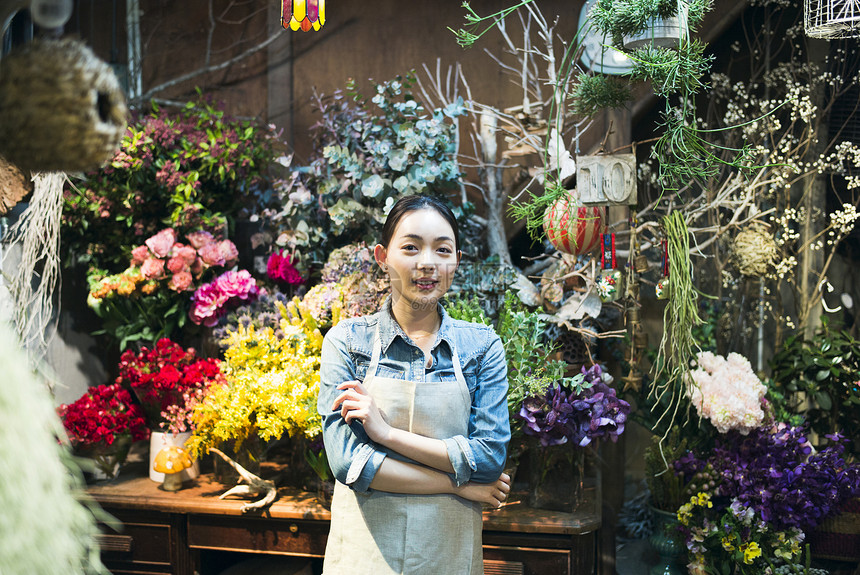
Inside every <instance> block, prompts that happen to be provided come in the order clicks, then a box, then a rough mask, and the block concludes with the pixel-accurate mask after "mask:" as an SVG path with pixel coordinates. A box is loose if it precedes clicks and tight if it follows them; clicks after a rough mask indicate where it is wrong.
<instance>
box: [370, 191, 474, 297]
mask: <svg viewBox="0 0 860 575" xmlns="http://www.w3.org/2000/svg"><path fill="white" fill-rule="evenodd" d="M374 256H375V257H376V261H377V262H379V264H380V265H381V266H382V267H383V269H385V267H386V266H388V275H389V277H390V278H391V292H392V298H393V300H394V303H397V301H398V299H399V298H401V297H402V298H404V299H405V300H406V303H408V304H409V305H411V306H412V307H413V308H414V309H422V308H425V307H427V306H433V307H435V306H436V302H437V301H438V300H439V298H440V297H442V296H443V295H445V292H447V291H448V288H449V287H450V286H451V282H452V281H453V279H454V271H455V270H456V269H457V264H458V263H459V261H460V256H459V254H458V253H457V249H456V246H455V244H454V230H453V229H452V228H451V225H450V224H448V222H447V221H446V220H445V218H444V217H442V215H441V214H440V213H439V212H437V211H436V210H434V209H432V208H425V209H422V210H417V211H414V212H409V213H408V214H405V215H404V216H403V217H401V218H400V221H399V222H398V223H397V227H395V228H394V235H393V236H392V237H391V242H390V243H389V244H388V246H387V247H386V246H383V245H382V244H377V246H376V248H375V249H374Z"/></svg>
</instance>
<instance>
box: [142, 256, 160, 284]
mask: <svg viewBox="0 0 860 575" xmlns="http://www.w3.org/2000/svg"><path fill="white" fill-rule="evenodd" d="M140 273H142V274H143V277H145V278H146V279H148V280H153V279H159V278H160V277H161V276H162V275H163V274H164V260H159V259H156V258H147V259H146V261H145V262H143V265H142V266H140Z"/></svg>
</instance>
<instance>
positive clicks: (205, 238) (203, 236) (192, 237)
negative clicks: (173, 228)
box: [185, 230, 215, 250]
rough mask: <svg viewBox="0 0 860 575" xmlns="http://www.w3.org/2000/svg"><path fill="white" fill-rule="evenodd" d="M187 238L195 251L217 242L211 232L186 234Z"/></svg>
mask: <svg viewBox="0 0 860 575" xmlns="http://www.w3.org/2000/svg"><path fill="white" fill-rule="evenodd" d="M185 238H186V239H187V240H188V243H190V244H191V245H192V246H193V247H194V249H195V250H199V249H200V248H202V247H203V246H205V245H206V244H211V243H212V242H214V241H215V238H214V237H212V234H210V233H209V232H204V231H202V230H201V231H199V232H191V233H190V234H185Z"/></svg>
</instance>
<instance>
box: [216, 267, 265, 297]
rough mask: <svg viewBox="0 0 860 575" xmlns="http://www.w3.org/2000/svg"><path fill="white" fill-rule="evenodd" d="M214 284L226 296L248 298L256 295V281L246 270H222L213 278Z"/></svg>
mask: <svg viewBox="0 0 860 575" xmlns="http://www.w3.org/2000/svg"><path fill="white" fill-rule="evenodd" d="M215 285H216V286H217V288H218V290H219V291H220V292H221V293H222V294H224V295H225V296H226V297H227V298H234V297H237V298H239V299H248V297H253V296H256V295H257V282H256V280H255V279H254V278H252V277H251V273H250V272H249V271H248V270H239V271H228V272H224V273H223V274H221V275H220V276H218V278H217V279H216V280H215Z"/></svg>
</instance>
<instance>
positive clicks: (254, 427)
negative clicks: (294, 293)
mask: <svg viewBox="0 0 860 575" xmlns="http://www.w3.org/2000/svg"><path fill="white" fill-rule="evenodd" d="M276 305H277V307H278V309H279V310H280V312H281V314H282V317H281V322H280V329H281V331H282V332H283V336H282V337H277V336H276V335H275V331H274V329H272V328H271V327H263V328H260V329H257V328H255V327H254V326H249V327H247V328H246V327H245V326H244V325H242V324H241V323H240V324H239V325H238V326H237V327H236V330H235V331H228V332H227V336H226V338H225V343H226V348H225V350H224V361H223V363H222V364H221V369H222V372H223V374H224V378H225V384H224V385H220V386H211V387H210V388H209V389H208V390H207V393H206V394H205V396H204V397H203V399H202V401H201V402H200V403H199V404H197V405H196V406H195V407H194V409H193V411H192V412H191V416H190V417H191V421H192V425H193V434H192V436H191V438H190V439H189V441H188V443H187V446H188V450H189V452H190V453H191V455H192V456H195V457H199V456H200V455H202V454H204V453H207V452H208V451H209V450H210V449H211V448H212V447H219V448H221V449H222V450H224V449H225V447H232V449H234V450H242V449H243V448H247V447H254V446H256V447H257V448H258V451H261V450H262V444H259V442H267V441H269V440H273V439H278V438H280V437H282V436H289V435H293V434H298V435H304V436H307V437H314V436H316V435H317V434H319V433H320V431H321V429H320V425H321V422H320V418H319V415H318V414H317V411H316V396H317V393H318V389H319V361H320V350H321V348H322V334H321V333H320V331H319V328H318V327H317V324H316V321H315V320H314V319H313V316H311V314H310V313H309V312H308V310H307V309H306V308H305V307H304V306H303V305H302V303H301V302H300V301H299V300H298V299H297V298H294V299H293V300H292V301H290V302H289V303H288V304H287V305H284V304H282V303H280V302H278V303H277V304H276ZM247 455H248V456H249V457H250V459H251V460H252V461H254V460H256V461H259V459H260V458H261V457H262V455H263V454H262V453H261V452H257V453H248V454H247Z"/></svg>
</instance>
